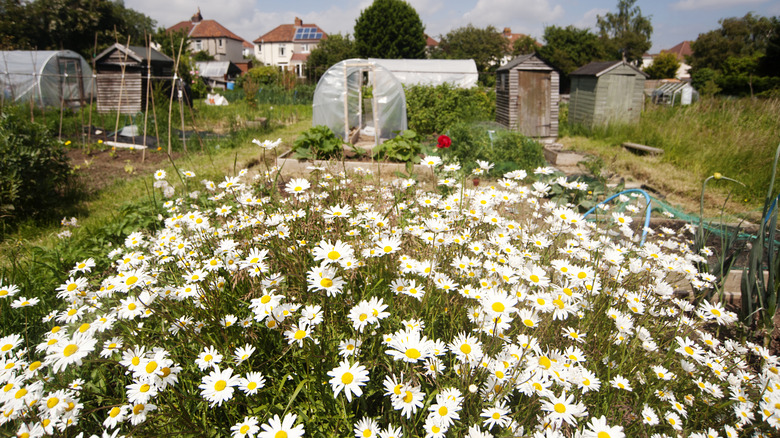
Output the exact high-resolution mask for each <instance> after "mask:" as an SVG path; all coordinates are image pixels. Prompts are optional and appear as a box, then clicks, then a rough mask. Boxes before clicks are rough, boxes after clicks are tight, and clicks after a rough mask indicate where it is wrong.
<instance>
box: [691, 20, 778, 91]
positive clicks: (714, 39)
mask: <svg viewBox="0 0 780 438" xmlns="http://www.w3.org/2000/svg"><path fill="white" fill-rule="evenodd" d="M719 23H720V28H719V29H715V30H711V31H709V32H705V33H702V34H699V37H698V38H697V39H696V41H694V42H693V44H691V49H692V50H693V55H691V56H690V59H689V62H690V64H691V75H692V77H694V78H698V77H702V75H701V74H700V72H702V71H706V72H707V74H706V76H707V81H710V82H712V84H714V85H717V88H718V89H720V90H722V92H723V93H725V94H731V95H751V96H752V95H753V94H754V92H757V93H761V92H765V91H769V90H771V89H772V87H777V86H778V85H777V81H773V80H767V79H768V78H766V77H767V76H776V75H777V72H776V70H774V69H773V68H772V67H771V66H772V62H773V61H772V60H773V59H774V60H775V61H774V62H775V64H774V65H775V66H776V65H777V55H778V52H777V49H776V47H777V46H776V44H777V43H778V40H780V37H778V36H777V33H778V32H780V23H779V22H778V18H777V17H772V18H767V17H762V16H756V15H753V14H752V13H749V14H747V15H745V16H744V17H741V18H740V17H731V18H724V19H722V20H720V22H719ZM699 82H705V81H703V80H699ZM710 88H712V89H715V87H710Z"/></svg>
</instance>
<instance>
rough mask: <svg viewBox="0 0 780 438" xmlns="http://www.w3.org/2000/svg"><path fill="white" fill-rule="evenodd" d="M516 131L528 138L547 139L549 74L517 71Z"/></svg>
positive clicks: (549, 100) (549, 101) (548, 133)
mask: <svg viewBox="0 0 780 438" xmlns="http://www.w3.org/2000/svg"><path fill="white" fill-rule="evenodd" d="M517 78H518V81H519V83H518V96H517V129H518V131H520V133H521V134H523V135H526V136H528V137H548V136H549V135H550V128H551V124H552V123H551V100H552V99H551V93H550V83H551V80H550V73H549V72H545V71H518V72H517Z"/></svg>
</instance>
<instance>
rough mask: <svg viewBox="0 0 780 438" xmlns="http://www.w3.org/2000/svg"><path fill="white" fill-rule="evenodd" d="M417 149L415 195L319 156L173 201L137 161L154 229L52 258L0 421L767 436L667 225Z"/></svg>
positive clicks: (7, 350) (763, 364)
mask: <svg viewBox="0 0 780 438" xmlns="http://www.w3.org/2000/svg"><path fill="white" fill-rule="evenodd" d="M258 144H260V143H259V142H258ZM423 164H424V165H425V166H428V167H429V168H430V169H431V171H432V172H435V173H436V175H437V178H436V180H437V181H438V184H437V186H436V187H434V188H432V189H425V188H424V187H421V186H420V185H419V184H417V183H416V182H415V181H414V180H412V179H395V180H391V181H387V180H386V179H385V180H380V179H378V178H373V177H372V176H371V175H368V173H369V172H367V171H360V170H359V171H356V173H354V174H353V173H351V174H345V173H338V172H329V171H328V170H327V169H323V168H315V169H313V170H312V174H311V176H310V177H309V178H290V179H288V180H286V182H285V183H284V185H283V188H282V186H281V185H278V184H277V180H278V178H280V176H279V175H278V172H279V170H278V169H269V170H267V171H265V172H262V173H260V174H259V175H256V176H254V177H252V176H250V172H247V171H241V172H239V174H237V175H235V176H226V177H225V178H224V180H223V181H219V182H214V181H202V182H201V183H202V189H201V190H202V191H203V193H204V194H205V195H203V194H201V193H200V192H195V193H193V192H190V193H181V194H180V197H178V198H176V197H175V194H176V189H175V188H174V186H173V185H172V184H171V183H169V182H166V177H167V175H166V174H165V172H164V171H158V172H156V173H155V179H156V183H155V186H156V187H157V188H158V189H159V190H161V191H162V192H163V193H164V195H166V196H168V197H169V200H168V201H167V202H166V203H165V208H166V209H167V211H168V216H167V217H165V218H163V219H162V222H163V227H162V228H161V229H160V230H159V231H157V232H156V233H153V234H149V233H133V234H131V235H130V236H128V237H127V239H126V240H125V242H124V245H123V246H122V247H120V248H117V249H115V250H114V251H112V252H111V253H109V254H108V255H107V257H108V258H109V259H110V260H111V261H112V264H113V269H112V270H111V272H109V273H108V274H107V275H103V274H96V273H93V272H92V268H93V267H94V266H95V262H94V260H84V261H82V262H80V263H78V264H77V265H76V266H74V268H73V269H72V270H71V271H70V272H69V273H68V275H67V280H66V281H65V282H64V283H62V284H61V285H60V286H59V287H58V288H57V289H56V290H54V291H52V293H53V294H56V295H57V297H58V298H60V299H61V301H62V305H61V306H60V307H59V308H58V309H56V310H52V311H51V313H50V314H48V315H47V317H46V318H44V320H43V321H42V323H43V324H46V325H47V327H49V329H48V331H47V332H46V334H45V336H44V337H43V339H37V340H32V339H24V338H23V337H22V336H21V335H20V334H8V335H6V336H3V337H2V338H0V360H1V361H2V363H0V380H1V381H2V382H0V383H2V387H1V388H2V391H1V392H0V397H1V398H0V402H1V403H2V413H0V424H4V425H5V426H3V427H5V428H12V429H13V430H15V431H16V434H17V435H18V436H23V437H37V436H44V435H60V434H64V433H76V432H78V431H83V432H86V433H87V434H95V435H96V436H100V435H101V434H102V435H103V436H124V435H125V434H133V435H144V434H146V435H154V434H155V433H159V431H160V430H162V429H159V430H158V429H157V427H163V426H161V425H166V424H168V423H169V422H170V420H171V419H174V420H175V421H173V423H176V424H186V423H187V422H190V421H193V420H192V418H200V417H203V418H207V419H208V420H207V423H206V424H203V425H201V427H203V428H204V430H212V429H213V430H219V431H221V432H222V433H223V434H224V435H230V436H232V437H242V438H243V437H262V438H266V437H279V436H286V437H300V436H303V435H304V434H305V433H306V429H310V430H315V429H316V430H323V429H324V430H329V431H330V433H333V434H338V435H341V436H344V435H348V434H354V435H355V436H356V437H382V438H390V437H401V436H406V437H416V436H421V437H422V436H424V437H443V436H468V437H474V438H476V437H492V436H505V435H507V434H511V435H512V436H529V437H531V436H532V437H571V436H574V437H598V438H605V437H624V436H627V435H628V436H640V435H642V436H651V437H672V436H678V435H679V434H685V435H686V436H690V437H708V438H709V437H736V436H769V434H771V433H773V432H774V433H776V432H775V431H777V430H778V429H780V410H778V408H780V372H779V371H778V360H777V357H775V356H773V355H771V354H770V352H769V351H768V350H767V349H765V348H763V347H761V346H759V345H755V344H752V343H747V344H742V343H740V342H737V341H735V340H732V339H728V338H722V337H719V336H716V334H715V333H714V332H713V329H715V330H717V329H718V328H719V327H726V326H729V325H731V324H733V323H734V322H735V321H736V315H735V314H734V313H732V312H730V311H728V310H727V309H726V308H724V306H723V305H722V304H719V303H714V302H708V301H706V300H702V301H701V302H700V304H698V305H694V304H692V303H691V302H689V301H688V300H684V299H681V298H678V297H676V296H675V294H674V290H675V288H676V287H680V285H685V286H686V287H688V288H693V290H695V291H701V290H704V289H706V288H708V287H711V282H712V281H713V280H714V279H713V278H712V277H711V276H709V275H708V274H706V273H699V272H698V271H697V269H696V267H695V266H696V262H700V261H703V260H704V259H703V255H702V254H694V253H692V252H691V251H690V250H689V247H688V240H689V236H688V235H687V234H685V233H686V231H685V230H683V231H681V232H676V231H674V230H670V229H663V230H661V231H660V232H656V233H653V231H652V230H650V236H649V238H648V241H647V242H646V243H644V244H641V245H640V233H638V232H637V227H636V226H635V225H636V224H633V219H632V217H633V215H635V214H638V213H640V212H641V211H643V208H644V206H643V205H641V203H639V202H637V199H636V198H633V197H631V196H621V197H620V199H618V203H619V205H620V206H622V208H619V209H616V208H612V209H611V210H610V209H609V208H608V206H604V207H602V208H601V209H600V210H599V212H598V216H600V217H601V218H602V219H604V221H602V222H599V223H594V222H587V221H585V220H584V219H583V217H582V215H581V214H579V213H578V212H577V209H576V206H573V205H568V204H562V205H559V204H557V203H555V202H552V201H550V200H549V195H550V194H551V193H552V191H553V188H554V187H555V186H559V187H560V188H561V189H563V190H564V191H570V192H577V191H586V190H587V185H586V184H584V183H582V182H579V181H567V180H566V179H565V178H558V177H555V176H553V175H551V170H550V169H545V168H540V169H537V170H536V172H535V173H536V175H535V181H534V182H526V180H527V179H528V176H527V174H526V172H524V171H515V172H510V173H508V174H506V175H505V176H504V178H502V179H500V180H498V181H497V182H495V184H493V185H488V186H478V187H471V188H466V187H464V186H463V181H464V178H463V175H462V174H461V173H460V166H459V165H458V164H457V163H442V160H441V159H440V158H439V157H435V156H431V157H426V158H425V159H424V160H423ZM478 164H479V166H478V167H477V168H476V169H475V171H474V172H475V173H476V174H479V173H484V172H486V171H487V170H490V167H491V164H490V163H485V162H480V163H478ZM184 177H185V178H194V177H195V175H194V173H192V172H185V173H184ZM640 231H641V230H640ZM654 234H655V235H654ZM23 294H24V291H23V290H21V288H20V287H19V286H17V285H12V284H0V298H2V299H5V300H11V306H10V307H11V308H12V309H14V310H15V309H18V308H22V307H26V306H34V305H37V304H38V300H37V299H36V298H26V297H24V296H23ZM290 369H293V370H297V371H295V372H289V371H287V370H290ZM280 370H284V371H280ZM92 379H97V380H101V381H93V380H92ZM280 388H284V389H283V390H281V393H280ZM323 388H324V389H323ZM293 394H295V395H293ZM280 397H281V398H280ZM280 399H281V400H283V403H282V405H281V406H282V408H278V406H277V405H272V402H274V403H279V400H280ZM314 399H316V400H319V404H316V403H309V404H307V405H306V406H308V407H307V408H304V407H301V406H302V405H299V402H300V400H314ZM288 401H289V403H288ZM284 405H287V407H286V408H284V407H283V406H284ZM269 406H270V407H269ZM311 406H322V407H323V410H322V411H321V412H318V413H317V412H315V413H312V412H311ZM185 412H186V414H185ZM183 418H186V419H187V420H186V421H184V420H182V419H183ZM96 419H97V420H96ZM179 420H181V421H179ZM187 427H189V426H187ZM71 430H73V431H74V432H69V431H71ZM190 432H191V430H190Z"/></svg>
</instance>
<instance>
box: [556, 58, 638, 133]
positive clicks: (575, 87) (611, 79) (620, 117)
mask: <svg viewBox="0 0 780 438" xmlns="http://www.w3.org/2000/svg"><path fill="white" fill-rule="evenodd" d="M569 77H570V78H571V97H570V102H569V122H570V123H574V124H582V125H585V126H596V125H607V124H610V123H631V122H636V121H638V120H639V116H640V114H641V113H642V106H643V105H644V99H645V97H644V88H645V80H646V79H647V78H648V75H647V74H646V73H645V72H643V71H640V70H639V69H637V68H636V67H634V66H633V65H631V64H629V63H627V62H625V61H604V62H591V63H590V64H588V65H586V66H584V67H580V68H579V69H577V70H575V71H573V72H572V73H571V74H570V75H569Z"/></svg>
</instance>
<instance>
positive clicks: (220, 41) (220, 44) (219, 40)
mask: <svg viewBox="0 0 780 438" xmlns="http://www.w3.org/2000/svg"><path fill="white" fill-rule="evenodd" d="M217 43H218V44H219V47H220V48H222V38H220V39H218V40H217Z"/></svg>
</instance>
